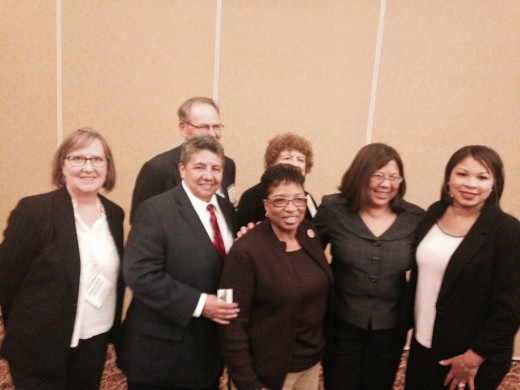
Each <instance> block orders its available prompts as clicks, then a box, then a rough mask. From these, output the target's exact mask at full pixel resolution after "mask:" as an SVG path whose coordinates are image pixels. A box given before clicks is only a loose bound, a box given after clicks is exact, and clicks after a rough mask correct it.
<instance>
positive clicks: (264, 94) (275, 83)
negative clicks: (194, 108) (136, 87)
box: [220, 0, 379, 200]
mask: <svg viewBox="0 0 520 390" xmlns="http://www.w3.org/2000/svg"><path fill="white" fill-rule="evenodd" d="M378 14H379V2H377V1H370V2H361V1H359V2H358V1H351V2H345V1H331V0H327V1H320V2H317V1H313V0H305V1H301V0H298V1H295V0H292V1H276V0H269V1H256V2H253V1H224V7H223V18H222V26H223V27H222V29H223V30H222V44H221V54H222V59H221V61H222V62H221V80H220V85H221V91H220V96H221V101H222V103H223V104H224V105H225V107H226V113H227V114H226V122H227V123H228V124H229V129H226V134H225V140H224V144H225V146H226V150H229V151H230V154H231V155H233V156H234V157H236V159H237V166H238V178H239V182H238V187H239V188H238V190H239V192H243V191H244V190H245V189H247V188H248V187H249V186H251V185H253V184H255V183H256V182H258V180H259V178H260V175H261V173H262V170H263V156H264V151H265V148H266V145H267V142H268V140H269V139H270V138H272V137H273V136H274V135H276V134H280V133H285V132H288V131H291V132H296V133H299V134H301V135H303V136H304V137H306V138H308V139H309V140H310V141H311V142H312V144H313V149H314V152H315V155H316V157H315V167H314V168H313V172H312V173H311V174H310V175H309V176H308V179H307V187H308V189H309V190H310V192H311V193H313V195H314V196H315V197H316V199H317V200H319V199H321V195H323V194H324V193H329V192H334V191H335V188H336V187H337V185H338V184H339V181H340V178H341V175H342V173H343V171H344V170H345V169H346V167H347V165H348V164H349V163H350V160H351V159H352V157H353V154H354V153H355V152H356V151H357V150H358V149H359V148H360V147H361V146H363V144H364V142H365V129H366V122H367V115H368V101H369V95H370V81H371V77H372V67H373V61H374V50H375V37H376V33H377V21H378Z"/></svg>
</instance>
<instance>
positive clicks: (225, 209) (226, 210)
mask: <svg viewBox="0 0 520 390" xmlns="http://www.w3.org/2000/svg"><path fill="white" fill-rule="evenodd" d="M217 202H218V204H219V206H220V210H222V214H224V218H225V219H226V223H227V226H228V229H229V231H230V232H231V234H233V237H234V236H235V234H236V223H235V210H234V208H233V205H232V204H231V203H229V202H228V201H227V200H225V199H223V198H222V197H221V196H218V195H217Z"/></svg>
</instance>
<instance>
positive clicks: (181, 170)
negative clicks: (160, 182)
mask: <svg viewBox="0 0 520 390" xmlns="http://www.w3.org/2000/svg"><path fill="white" fill-rule="evenodd" d="M179 173H180V174H181V179H184V176H185V175H186V167H185V166H184V164H183V163H179Z"/></svg>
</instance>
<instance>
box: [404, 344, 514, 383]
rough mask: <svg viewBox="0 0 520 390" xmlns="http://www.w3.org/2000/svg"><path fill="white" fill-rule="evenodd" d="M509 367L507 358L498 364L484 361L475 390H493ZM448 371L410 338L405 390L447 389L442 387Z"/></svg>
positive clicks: (426, 349) (509, 362)
mask: <svg viewBox="0 0 520 390" xmlns="http://www.w3.org/2000/svg"><path fill="white" fill-rule="evenodd" d="M508 360H509V361H508ZM510 365H511V359H510V358H509V359H507V357H506V360H505V361H504V362H500V363H495V362H491V361H485V362H484V363H483V364H482V365H481V366H480V368H479V370H478V372H477V376H476V377H475V388H476V390H495V389H496V388H497V387H498V386H499V385H500V382H502V379H503V378H504V376H505V375H506V374H507V371H508V370H509V367H510ZM449 371H450V367H444V366H441V365H440V364H439V359H436V358H435V357H434V356H433V354H432V352H431V349H429V348H425V347H423V346H422V345H421V344H419V343H418V342H417V340H415V337H413V338H412V343H411V345H410V353H409V355H408V363H407V366H406V381H405V386H404V388H405V390H444V389H448V386H444V385H443V383H444V379H445V378H446V375H447V374H448V372H449ZM466 388H467V389H468V388H469V387H467V386H466Z"/></svg>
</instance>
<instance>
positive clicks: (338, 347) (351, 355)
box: [323, 319, 406, 390]
mask: <svg viewBox="0 0 520 390" xmlns="http://www.w3.org/2000/svg"><path fill="white" fill-rule="evenodd" d="M405 340H406V332H404V331H402V330H400V329H397V328H394V329H388V330H371V329H361V328H358V327H356V326H354V325H351V324H348V323H346V322H344V321H341V320H339V319H336V320H335V321H334V326H333V332H332V340H329V343H331V347H330V354H329V355H328V357H327V358H326V359H325V360H324V361H323V372H324V380H325V388H326V389H327V390H374V389H378V390H391V389H392V386H393V383H394V380H395V374H396V373H397V369H398V368H399V360H400V358H401V353H402V352H403V346H404V343H405Z"/></svg>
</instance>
